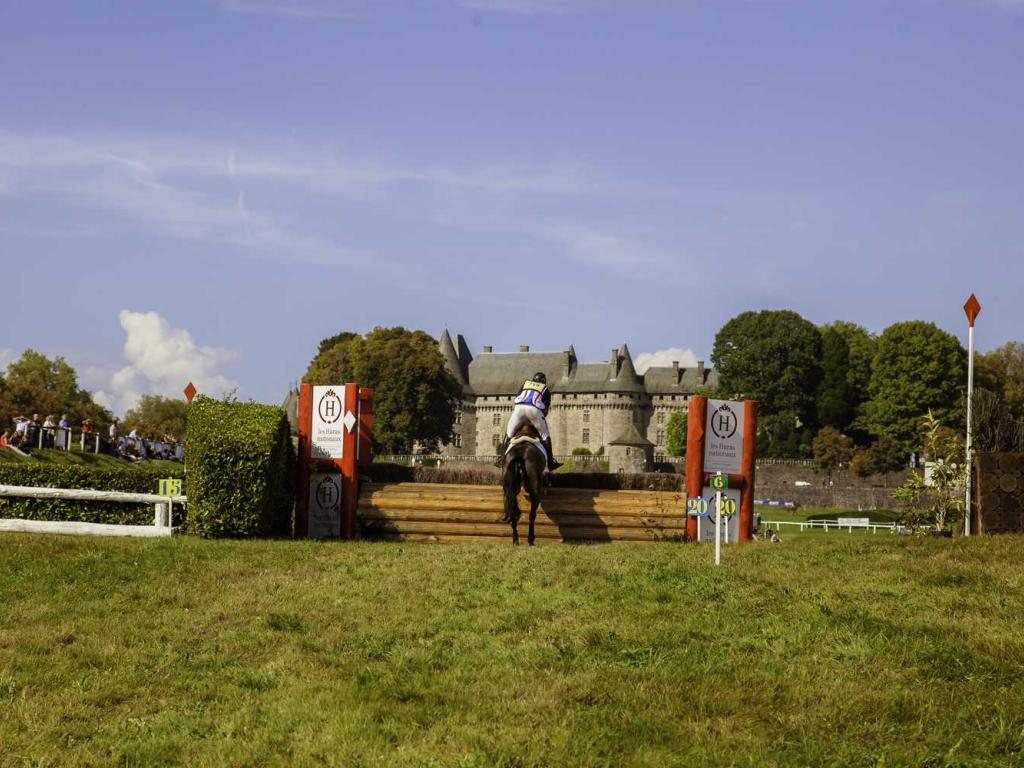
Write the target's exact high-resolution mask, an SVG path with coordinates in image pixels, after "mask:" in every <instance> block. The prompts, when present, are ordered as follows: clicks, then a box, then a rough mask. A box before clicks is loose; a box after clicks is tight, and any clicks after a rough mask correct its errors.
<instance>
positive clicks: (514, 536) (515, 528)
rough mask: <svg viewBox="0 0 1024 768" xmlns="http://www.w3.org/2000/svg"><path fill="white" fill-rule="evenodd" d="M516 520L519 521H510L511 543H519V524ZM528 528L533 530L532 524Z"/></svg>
mask: <svg viewBox="0 0 1024 768" xmlns="http://www.w3.org/2000/svg"><path fill="white" fill-rule="evenodd" d="M518 522H519V521H518V520H513V521H512V543H513V544H518V543H519V526H518V525H517V523H518ZM530 530H533V527H532V526H531V527H530ZM531 543H532V542H531Z"/></svg>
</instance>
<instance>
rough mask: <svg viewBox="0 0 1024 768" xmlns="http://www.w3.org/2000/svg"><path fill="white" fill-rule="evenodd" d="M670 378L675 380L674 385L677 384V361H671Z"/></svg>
mask: <svg viewBox="0 0 1024 768" xmlns="http://www.w3.org/2000/svg"><path fill="white" fill-rule="evenodd" d="M672 376H673V378H674V379H675V382H676V384H678V383H679V361H678V360H673V361H672Z"/></svg>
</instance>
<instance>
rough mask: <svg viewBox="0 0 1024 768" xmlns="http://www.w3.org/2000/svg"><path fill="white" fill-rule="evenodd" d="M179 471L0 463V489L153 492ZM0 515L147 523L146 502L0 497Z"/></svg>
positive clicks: (149, 508)
mask: <svg viewBox="0 0 1024 768" xmlns="http://www.w3.org/2000/svg"><path fill="white" fill-rule="evenodd" d="M181 475H182V468H181V467H175V468H173V469H159V470H154V469H144V468H141V467H133V466H131V465H125V467H124V468H123V469H122V468H117V469H112V468H106V467H104V468H98V467H89V466H82V465H79V464H34V463H29V462H18V463H17V464H0V485H25V486H31V487H33V488H84V489H88V490H94V491H124V492H126V493H156V492H157V482H158V481H159V480H160V479H161V478H165V477H181ZM0 517H6V518H19V519H22V520H79V521H81V522H85V523H115V524H121V525H152V524H153V506H152V505H151V504H125V503H123V502H115V501H67V500H64V499H20V498H0Z"/></svg>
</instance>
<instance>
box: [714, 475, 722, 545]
mask: <svg viewBox="0 0 1024 768" xmlns="http://www.w3.org/2000/svg"><path fill="white" fill-rule="evenodd" d="M715 474H716V475H720V474H722V473H721V472H716V473H715ZM721 562H722V492H721V491H715V565H719V564H720V563H721Z"/></svg>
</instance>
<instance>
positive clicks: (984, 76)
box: [0, 0, 1024, 413]
mask: <svg viewBox="0 0 1024 768" xmlns="http://www.w3.org/2000/svg"><path fill="white" fill-rule="evenodd" d="M1022 97H1024V0H848V1H844V0H813V1H812V0H803V1H798V0H660V1H659V0H621V1H619V0H419V1H415V0H407V1H406V2H398V1H397V0H178V1H177V2H174V3H139V2H136V1H135V0H132V1H131V2H117V1H111V2H102V3H101V2H92V3H90V2H65V3H58V2H47V1H46V0H38V1H37V2H31V3H22V2H13V0H6V2H4V0H0V296H2V297H3V310H2V315H0V365H2V364H4V363H6V362H9V361H10V360H11V359H13V358H14V357H16V356H17V355H19V354H20V352H21V351H22V350H23V349H26V348H33V349H36V350H39V351H41V352H44V353H46V354H49V355H63V356H64V357H66V358H67V359H68V361H69V362H71V363H72V364H73V365H74V366H75V367H76V368H77V369H78V371H79V374H80V377H81V380H82V383H83V384H84V385H85V386H86V387H88V388H89V389H91V390H94V391H95V392H96V393H97V397H98V398H100V399H101V400H102V401H103V402H104V403H106V404H108V405H110V406H111V407H112V408H113V409H114V410H115V412H117V413H123V412H124V411H125V409H127V408H129V407H131V405H132V404H134V402H135V401H136V400H137V398H138V397H139V395H141V394H144V393H147V392H150V393H158V394H165V395H178V394H179V393H180V391H181V389H182V387H184V385H185V384H186V383H187V381H189V380H190V379H191V380H192V381H195V382H196V384H197V385H198V386H199V388H200V390H201V391H204V392H207V393H208V394H212V395H220V394H222V393H223V392H225V391H229V390H231V389H234V388H236V387H237V390H238V392H237V394H238V396H239V397H241V398H244V399H249V398H251V399H255V400H257V401H261V402H271V403H278V402H281V401H282V400H283V399H284V397H285V394H286V393H287V389H288V386H289V384H290V383H291V382H293V381H296V380H298V379H299V378H300V377H301V376H302V373H303V372H304V370H305V368H306V366H307V364H308V362H309V360H310V359H311V358H312V356H313V355H314V353H315V351H316V348H317V345H318V343H319V341H320V339H322V338H324V337H325V336H329V335H332V334H334V333H337V332H339V331H342V330H352V331H359V332H365V331H368V330H370V329H372V328H373V327H375V326H393V325H404V326H406V327H410V328H418V329H423V330H426V331H428V332H430V333H431V334H432V335H435V336H437V335H440V333H441V332H442V331H443V330H444V329H445V328H448V329H450V330H451V332H452V334H453V335H454V334H456V333H462V334H464V335H465V336H466V339H467V341H468V343H469V346H470V348H471V350H472V351H474V352H478V351H479V350H480V349H481V348H482V347H483V346H484V345H492V346H493V347H494V348H495V350H496V351H502V350H505V351H514V350H516V349H517V348H518V345H520V344H530V345H531V347H532V348H533V349H544V350H560V349H565V348H567V347H568V346H569V344H573V345H575V348H576V351H577V354H578V356H579V358H580V359H581V360H584V361H588V360H591V361H596V360H604V359H607V356H608V352H609V350H610V349H612V348H613V347H617V346H619V345H620V344H622V343H624V342H625V343H628V344H629V348H630V350H631V351H632V353H633V354H634V356H635V357H638V358H639V357H640V356H641V355H643V362H645V363H649V362H652V361H653V362H661V363H667V362H669V361H670V360H672V359H681V360H682V361H683V362H684V364H686V363H690V364H692V362H693V361H695V360H697V359H701V360H709V359H710V354H711V349H712V344H713V341H714V336H715V333H716V332H717V330H718V329H719V328H720V327H721V326H722V325H723V324H724V323H725V322H726V321H727V320H728V319H729V318H731V317H733V316H735V315H736V314H738V313H739V312H742V311H745V310H760V309H781V308H785V309H793V310H795V311H797V312H799V313H800V314H802V315H803V316H804V317H806V318H807V319H809V320H811V321H812V322H815V323H819V324H820V323H826V322H830V321H833V320H838V319H841V320H848V321H853V322H857V323H861V324H862V325H864V326H866V327H867V328H868V329H870V330H872V331H874V332H880V331H882V330H883V329H884V328H885V327H886V326H887V325H889V324H891V323H893V322H898V321H902V320H910V319H922V320H929V321H933V322H935V323H937V324H938V325H939V326H940V327H942V328H944V329H946V330H948V331H950V332H952V333H955V334H957V335H958V336H959V337H960V338H961V339H965V338H966V328H965V325H966V323H965V320H964V316H963V311H962V309H961V307H962V305H963V302H964V300H965V299H966V298H967V296H968V295H969V294H970V293H971V292H972V291H973V292H976V293H977V295H978V297H979V299H980V300H981V303H982V314H981V317H980V318H979V320H978V329H977V333H978V345H979V349H982V350H985V349H990V348H993V347H995V346H998V345H999V344H1002V343H1004V342H1006V341H1010V340H1020V339H1024V331H1022V326H1024V303H1022V302H1021V301H1020V295H1021V289H1022V287H1024V151H1022V149H1024V148H1022V137H1024V98H1022Z"/></svg>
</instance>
